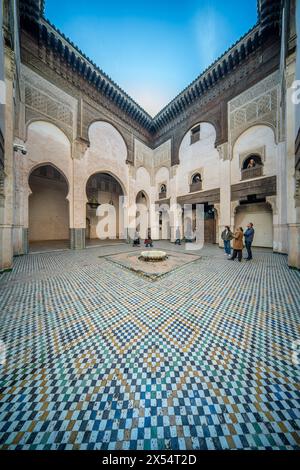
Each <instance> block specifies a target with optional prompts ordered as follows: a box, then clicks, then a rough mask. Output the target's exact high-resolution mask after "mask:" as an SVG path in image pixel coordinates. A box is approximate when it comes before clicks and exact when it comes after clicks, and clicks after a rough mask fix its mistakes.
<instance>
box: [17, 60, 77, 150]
mask: <svg viewBox="0 0 300 470" xmlns="http://www.w3.org/2000/svg"><path fill="white" fill-rule="evenodd" d="M21 73H22V79H21V89H22V95H23V96H22V99H23V103H24V104H25V119H24V121H25V125H26V126H27V125H28V123H29V122H31V121H33V120H36V119H39V120H48V121H50V122H53V124H56V125H57V126H58V127H60V128H61V129H62V130H63V131H64V132H65V134H66V135H67V136H68V138H69V140H70V141H72V140H73V139H74V137H75V135H76V122H77V100H76V99H74V98H73V97H71V96H69V95H68V94H67V93H65V92H64V91H62V90H61V89H60V88H58V87H56V86H55V85H53V84H52V83H50V82H49V81H47V80H45V79H43V78H42V77H41V76H40V75H37V74H36V73H35V72H33V71H32V70H31V69H29V68H28V67H26V66H25V65H22V67H21ZM23 136H24V137H26V135H25V129H24V133H23Z"/></svg>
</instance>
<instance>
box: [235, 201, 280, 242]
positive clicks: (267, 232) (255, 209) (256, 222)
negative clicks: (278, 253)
mask: <svg viewBox="0 0 300 470" xmlns="http://www.w3.org/2000/svg"><path fill="white" fill-rule="evenodd" d="M249 222H252V223H253V226H254V230H255V236H254V241H253V246H258V247H268V248H272V247H273V214H272V211H271V210H270V208H269V207H268V206H266V205H264V204H251V205H245V206H241V207H239V208H238V211H237V214H236V216H235V226H236V227H243V229H244V231H245V230H246V228H247V224H248V223H249Z"/></svg>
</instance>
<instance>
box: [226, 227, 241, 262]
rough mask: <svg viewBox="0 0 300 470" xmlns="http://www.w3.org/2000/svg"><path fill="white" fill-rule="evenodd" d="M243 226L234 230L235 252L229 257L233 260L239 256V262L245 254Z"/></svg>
mask: <svg viewBox="0 0 300 470" xmlns="http://www.w3.org/2000/svg"><path fill="white" fill-rule="evenodd" d="M243 234H244V231H243V228H242V227H240V228H238V229H236V231H235V232H234V240H233V253H232V257H231V258H229V259H230V260H231V261H234V260H235V258H236V257H238V260H239V262H241V261H242V254H243V248H244V244H243Z"/></svg>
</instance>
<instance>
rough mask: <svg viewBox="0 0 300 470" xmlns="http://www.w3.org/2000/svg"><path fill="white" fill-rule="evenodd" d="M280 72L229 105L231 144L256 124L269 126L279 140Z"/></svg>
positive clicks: (239, 96) (242, 94) (273, 74)
mask: <svg viewBox="0 0 300 470" xmlns="http://www.w3.org/2000/svg"><path fill="white" fill-rule="evenodd" d="M279 79H280V77H279V72H278V71H276V72H274V73H272V74H271V75H269V76H268V77H266V78H265V79H264V80H261V81H260V82H259V83H257V84H256V85H254V86H253V87H251V88H249V90H247V91H245V92H244V93H241V94H240V95H238V96H237V97H236V98H234V99H233V100H231V101H230V102H229V103H228V123H229V135H228V138H229V143H230V146H231V148H232V147H233V145H234V143H235V141H236V139H237V138H238V137H239V136H240V135H241V134H242V132H244V131H245V130H246V129H248V128H249V127H251V126H253V125H255V124H267V125H269V126H271V127H272V128H273V130H274V133H275V138H276V142H278V139H279V91H280V90H279Z"/></svg>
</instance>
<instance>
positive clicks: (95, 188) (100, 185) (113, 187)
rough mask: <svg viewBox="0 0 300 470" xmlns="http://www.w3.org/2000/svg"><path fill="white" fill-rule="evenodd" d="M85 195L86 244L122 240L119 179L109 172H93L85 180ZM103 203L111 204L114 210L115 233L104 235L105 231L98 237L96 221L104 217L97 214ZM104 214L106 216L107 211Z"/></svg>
mask: <svg viewBox="0 0 300 470" xmlns="http://www.w3.org/2000/svg"><path fill="white" fill-rule="evenodd" d="M86 195H87V199H88V202H87V204H86V221H87V226H86V245H87V246H91V245H95V244H97V245H98V244H101V243H107V241H109V242H111V241H112V240H115V241H119V240H123V238H124V233H123V232H124V229H123V224H122V214H121V213H120V204H121V202H120V198H122V197H123V196H124V191H123V188H122V186H121V184H120V183H119V181H118V180H117V179H116V178H115V177H114V176H112V175H110V174H109V173H102V172H99V173H94V174H93V175H91V176H90V177H89V179H88V181H87V184H86ZM104 204H105V205H109V206H112V208H113V209H114V211H115V212H114V213H115V217H114V220H115V231H114V232H115V233H114V235H113V236H111V234H109V233H107V237H105V233H103V236H101V239H100V238H99V236H98V235H99V230H97V226H98V223H99V222H101V220H103V217H105V216H99V209H100V206H101V205H104ZM104 207H106V206H104ZM105 214H106V216H107V212H106V213H105ZM120 216H121V217H120ZM106 229H108V227H106V226H104V230H105V231H106ZM97 231H98V233H97Z"/></svg>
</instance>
